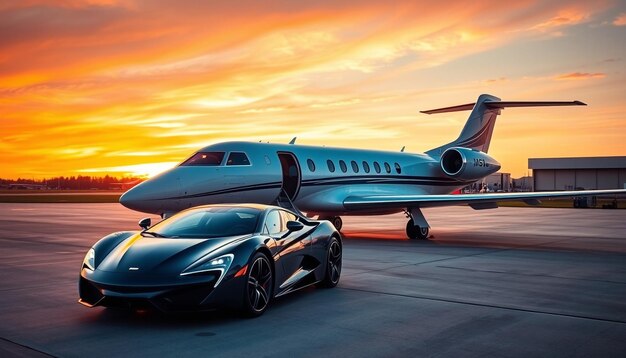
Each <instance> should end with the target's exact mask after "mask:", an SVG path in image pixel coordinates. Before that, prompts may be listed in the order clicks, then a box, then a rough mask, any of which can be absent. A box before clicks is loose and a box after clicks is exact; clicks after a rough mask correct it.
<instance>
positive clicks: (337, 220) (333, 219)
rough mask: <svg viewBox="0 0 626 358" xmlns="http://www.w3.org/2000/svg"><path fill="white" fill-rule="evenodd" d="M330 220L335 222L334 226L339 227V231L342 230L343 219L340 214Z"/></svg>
mask: <svg viewBox="0 0 626 358" xmlns="http://www.w3.org/2000/svg"><path fill="white" fill-rule="evenodd" d="M330 222H331V223H333V226H334V227H335V229H337V231H341V227H343V220H341V217H340V216H334V217H332V218H331V220H330Z"/></svg>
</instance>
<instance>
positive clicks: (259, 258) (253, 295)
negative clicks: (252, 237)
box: [241, 252, 274, 318]
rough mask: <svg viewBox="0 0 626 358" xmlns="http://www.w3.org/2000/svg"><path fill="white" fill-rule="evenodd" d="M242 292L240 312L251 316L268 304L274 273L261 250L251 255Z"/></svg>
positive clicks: (261, 311)
mask: <svg viewBox="0 0 626 358" xmlns="http://www.w3.org/2000/svg"><path fill="white" fill-rule="evenodd" d="M245 277H246V282H245V285H244V292H243V304H242V307H241V313H243V315H244V316H245V317H249V318H253V317H258V316H260V315H262V314H263V313H264V312H265V310H266V309H267V307H268V306H269V304H270V302H271V300H272V295H273V288H274V273H273V272H272V267H271V264H270V260H269V259H268V258H267V256H266V255H264V254H263V253H261V252H257V253H256V254H254V255H253V256H252V258H251V259H250V261H249V263H248V272H247V273H246V275H245Z"/></svg>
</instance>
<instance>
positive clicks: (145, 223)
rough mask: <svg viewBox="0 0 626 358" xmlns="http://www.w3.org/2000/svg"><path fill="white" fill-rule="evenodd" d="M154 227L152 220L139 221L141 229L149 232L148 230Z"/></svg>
mask: <svg viewBox="0 0 626 358" xmlns="http://www.w3.org/2000/svg"><path fill="white" fill-rule="evenodd" d="M150 226H152V219H150V218H143V219H141V220H139V227H140V228H142V229H144V230H148V228H149V227H150Z"/></svg>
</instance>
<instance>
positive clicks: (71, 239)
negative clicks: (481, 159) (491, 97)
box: [0, 204, 626, 357]
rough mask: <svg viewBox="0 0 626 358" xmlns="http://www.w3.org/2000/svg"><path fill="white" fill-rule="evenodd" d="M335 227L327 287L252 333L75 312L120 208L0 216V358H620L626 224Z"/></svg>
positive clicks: (433, 212) (625, 305) (44, 208)
mask: <svg viewBox="0 0 626 358" xmlns="http://www.w3.org/2000/svg"><path fill="white" fill-rule="evenodd" d="M424 213H425V216H426V218H427V219H428V220H429V222H430V224H431V226H432V229H431V233H432V235H433V237H431V239H430V240H429V241H412V240H407V239H405V238H404V226H405V224H406V219H405V218H404V216H403V215H390V216H379V217H345V218H344V229H343V233H344V262H343V272H342V277H341V281H340V283H339V285H338V287H336V288H334V289H315V288H307V289H305V290H302V291H300V292H297V293H295V294H291V295H287V296H284V297H282V298H280V299H278V300H276V301H275V302H274V303H273V304H272V306H271V307H270V308H269V309H268V311H267V312H266V313H265V314H264V315H263V316H261V317H259V318H256V319H243V318H239V317H238V316H236V315H233V314H232V313H230V312H223V311H216V312H209V313H202V314H187V315H163V314H159V313H156V312H151V311H138V312H130V313H129V312H124V311H119V310H114V309H104V308H92V309H89V308H86V307H83V306H82V305H79V304H78V303H77V302H76V300H77V298H78V297H77V279H78V270H79V268H80V265H81V262H82V259H83V257H84V255H85V253H86V251H87V250H88V249H89V247H90V246H91V245H92V244H93V243H94V242H95V241H97V240H98V239H99V238H100V237H102V236H104V235H106V234H108V233H110V232H113V231H119V230H134V229H136V228H137V225H136V222H137V220H138V219H140V218H141V217H144V216H146V215H143V214H141V213H137V212H133V211H130V210H128V209H125V208H123V207H122V206H121V205H119V204H0V229H1V230H0V357H11V356H33V357H46V356H59V357H85V356H89V357H110V356H132V357H161V356H176V357H187V356H195V357H221V356H227V357H240V356H254V357H265V356H268V357H269V356H271V357H287V356H289V357H294V356H296V357H424V356H450V357H459V356H462V357H484V356H489V357H532V356H544V357H546V356H547V357H596V356H601V357H623V356H624V352H626V210H601V209H544V208H500V209H497V210H482V211H474V210H472V209H471V208H469V207H448V208H433V209H426V210H424Z"/></svg>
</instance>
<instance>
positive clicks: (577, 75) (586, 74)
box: [555, 72, 606, 80]
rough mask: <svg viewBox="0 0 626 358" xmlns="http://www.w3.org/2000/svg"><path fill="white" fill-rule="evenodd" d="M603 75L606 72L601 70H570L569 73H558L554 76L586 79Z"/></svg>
mask: <svg viewBox="0 0 626 358" xmlns="http://www.w3.org/2000/svg"><path fill="white" fill-rule="evenodd" d="M604 77H606V74H604V73H601V72H594V73H589V72H571V73H564V74H562V75H558V76H556V77H555V78H556V79H557V80H586V79H590V78H604Z"/></svg>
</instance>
